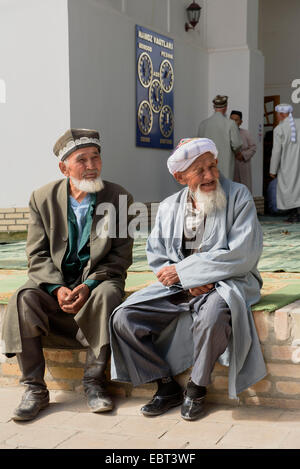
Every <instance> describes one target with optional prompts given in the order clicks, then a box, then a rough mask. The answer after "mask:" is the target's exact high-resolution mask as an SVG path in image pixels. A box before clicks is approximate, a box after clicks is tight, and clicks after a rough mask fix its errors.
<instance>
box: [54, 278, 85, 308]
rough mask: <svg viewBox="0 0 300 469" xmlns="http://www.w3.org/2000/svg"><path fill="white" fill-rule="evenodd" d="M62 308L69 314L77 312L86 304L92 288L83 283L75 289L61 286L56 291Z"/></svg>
mask: <svg viewBox="0 0 300 469" xmlns="http://www.w3.org/2000/svg"><path fill="white" fill-rule="evenodd" d="M54 294H55V295H56V296H57V301H58V304H59V306H60V308H61V309H62V310H63V311H64V312H65V313H69V314H77V313H78V311H79V310H80V308H82V306H83V305H84V304H85V302H86V300H87V299H88V297H89V295H90V289H89V287H88V286H87V285H86V284H85V283H82V284H80V285H78V286H77V287H75V288H74V289H73V290H71V289H70V288H67V287H60V288H57V289H56V290H55V291H54Z"/></svg>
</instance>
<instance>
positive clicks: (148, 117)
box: [138, 101, 153, 135]
mask: <svg viewBox="0 0 300 469" xmlns="http://www.w3.org/2000/svg"><path fill="white" fill-rule="evenodd" d="M138 126H139V129H140V131H141V132H142V134H143V135H148V134H149V133H150V132H151V129H152V126H153V113H152V110H151V106H150V104H149V103H148V101H142V102H141V104H140V105H139V110H138Z"/></svg>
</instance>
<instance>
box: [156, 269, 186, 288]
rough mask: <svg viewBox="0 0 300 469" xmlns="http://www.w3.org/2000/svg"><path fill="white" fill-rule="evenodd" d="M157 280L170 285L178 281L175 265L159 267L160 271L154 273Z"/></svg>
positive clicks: (167, 285) (166, 285)
mask: <svg viewBox="0 0 300 469" xmlns="http://www.w3.org/2000/svg"><path fill="white" fill-rule="evenodd" d="M156 276H157V278H158V280H159V281H160V282H161V283H162V284H163V285H164V286H165V287H170V286H171V285H174V283H177V282H179V281H180V280H179V277H178V275H177V271H176V267H175V265H168V266H166V267H163V268H162V269H160V271H159V272H158V273H157V274H156Z"/></svg>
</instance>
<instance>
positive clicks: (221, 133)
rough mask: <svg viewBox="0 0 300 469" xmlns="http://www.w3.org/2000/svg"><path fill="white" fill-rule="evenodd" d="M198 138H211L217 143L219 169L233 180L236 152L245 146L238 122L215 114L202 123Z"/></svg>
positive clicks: (218, 113)
mask: <svg viewBox="0 0 300 469" xmlns="http://www.w3.org/2000/svg"><path fill="white" fill-rule="evenodd" d="M198 137H205V138H210V139H211V140H212V141H213V142H214V143H215V145H216V147H217V150H218V152H219V156H218V168H219V170H220V171H221V173H222V174H223V175H224V176H225V177H226V178H229V179H233V174H234V164H235V152H236V151H237V150H239V149H240V148H241V147H242V145H243V141H242V138H241V136H240V131H239V128H238V126H237V125H236V122H234V120H232V119H227V117H225V116H223V114H222V113H221V112H215V113H214V114H213V115H212V116H211V117H209V118H208V119H205V120H204V121H202V122H201V124H200V126H199V130H198Z"/></svg>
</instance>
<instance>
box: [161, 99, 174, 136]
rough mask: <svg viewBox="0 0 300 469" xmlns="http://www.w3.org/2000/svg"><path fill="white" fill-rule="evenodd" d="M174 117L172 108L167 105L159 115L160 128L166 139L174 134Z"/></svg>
mask: <svg viewBox="0 0 300 469" xmlns="http://www.w3.org/2000/svg"><path fill="white" fill-rule="evenodd" d="M173 127H174V117H173V112H172V109H171V108H170V106H168V105H166V106H164V107H163V108H162V110H161V111H160V115H159V128H160V131H161V133H162V135H163V136H164V137H166V138H168V137H170V135H171V134H172V132H173Z"/></svg>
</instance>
